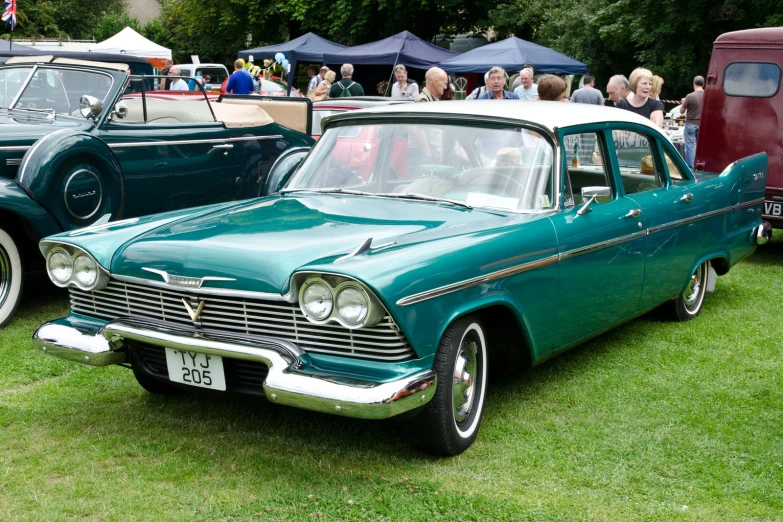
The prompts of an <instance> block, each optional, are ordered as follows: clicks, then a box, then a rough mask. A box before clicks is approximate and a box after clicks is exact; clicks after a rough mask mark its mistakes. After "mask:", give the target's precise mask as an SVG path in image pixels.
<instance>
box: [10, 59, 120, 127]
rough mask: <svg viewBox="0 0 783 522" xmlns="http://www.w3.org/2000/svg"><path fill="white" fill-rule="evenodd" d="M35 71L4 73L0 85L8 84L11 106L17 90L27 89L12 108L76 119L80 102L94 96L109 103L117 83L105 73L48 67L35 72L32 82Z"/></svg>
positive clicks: (16, 70)
mask: <svg viewBox="0 0 783 522" xmlns="http://www.w3.org/2000/svg"><path fill="white" fill-rule="evenodd" d="M31 71H32V69H27V70H23V69H7V70H3V71H0V82H2V83H5V87H3V88H2V89H3V90H4V96H6V98H5V100H6V101H8V103H12V102H13V97H11V98H10V99H9V98H8V94H9V93H12V92H13V89H17V92H18V89H19V88H22V89H23V90H22V93H21V95H20V96H19V99H18V100H17V101H16V103H15V104H14V105H13V107H12V108H15V109H37V110H41V109H43V110H52V111H54V112H55V113H57V114H71V115H75V116H76V115H79V100H80V99H81V97H82V96H84V95H90V96H94V97H95V98H97V99H98V100H101V101H106V96H107V95H108V93H109V89H110V88H111V84H112V81H113V80H112V77H111V76H109V75H108V74H104V73H99V72H92V71H86V70H72V69H60V68H48V67H38V68H37V69H35V71H34V72H33V73H32V76H31V77H30V78H29V81H28V76H30V72H31ZM19 82H21V83H19ZM6 89H7V90H6ZM3 106H5V107H7V106H8V105H5V104H3Z"/></svg>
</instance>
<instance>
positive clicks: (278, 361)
mask: <svg viewBox="0 0 783 522" xmlns="http://www.w3.org/2000/svg"><path fill="white" fill-rule="evenodd" d="M127 340H133V341H138V342H141V343H145V344H151V345H154V346H162V347H167V348H174V349H177V350H183V351H190V352H198V353H206V354H211V355H218V356H221V357H229V358H235V359H244V360H251V361H258V362H261V363H262V364H265V365H266V366H268V367H269V373H268V375H267V377H266V380H265V381H264V384H263V387H264V394H265V395H266V397H267V399H269V400H270V401H271V402H275V403H278V404H284V405H288V406H294V407H297V408H304V409H308V410H314V411H320V412H324V413H332V414H336V415H344V416H346V417H356V418H362V419H385V418H389V417H393V416H395V415H399V414H401V413H405V412H406V411H409V410H412V409H415V408H418V407H420V406H423V405H424V404H427V403H428V402H429V401H430V400H431V399H432V397H433V395H434V394H435V389H436V388H437V376H436V374H435V372H434V371H433V370H431V369H430V370H424V371H421V372H419V373H416V374H414V375H410V376H406V377H402V378H400V379H397V380H394V381H389V382H376V381H369V380H361V379H349V378H346V377H343V376H339V375H335V376H333V375H328V374H326V375H324V374H314V373H308V372H306V371H303V370H301V369H300V368H301V366H302V362H303V361H302V359H301V358H300V357H299V354H298V353H297V351H296V350H295V348H296V347H295V346H293V345H291V346H289V344H290V343H281V342H279V341H277V340H275V339H264V340H258V341H256V342H254V343H253V344H242V343H241V342H240V340H237V339H233V338H221V337H207V336H204V335H200V336H198V337H196V336H193V335H192V334H190V335H188V333H187V332H186V331H184V330H170V329H160V328H158V327H157V326H155V325H151V324H150V325H148V324H145V323H138V322H135V321H128V320H116V321H112V322H110V323H108V324H106V326H104V327H103V330H101V331H96V332H89V333H86V332H80V331H79V330H77V329H76V328H74V327H72V326H66V325H64V324H57V323H56V322H53V323H47V324H45V325H43V326H41V327H40V328H39V329H38V330H37V331H36V332H35V334H34V335H33V341H34V343H35V345H36V346H37V347H39V348H40V349H41V350H43V351H45V352H47V353H50V354H52V355H56V356H58V357H63V358H65V359H69V360H73V361H79V362H83V363H87V364H92V365H95V366H106V365H109V364H116V363H118V362H124V361H125V360H126V357H127V352H126V351H125V350H124V348H125V342H126V341H127Z"/></svg>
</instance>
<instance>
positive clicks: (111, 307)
mask: <svg viewBox="0 0 783 522" xmlns="http://www.w3.org/2000/svg"><path fill="white" fill-rule="evenodd" d="M69 291H70V296H71V309H72V310H73V311H74V312H76V313H80V314H83V315H88V316H91V317H98V318H101V319H108V320H111V319H117V318H119V317H140V318H149V319H157V320H159V321H161V320H162V321H164V322H168V323H174V324H180V325H186V326H192V325H193V322H192V321H191V320H190V316H189V315H188V312H187V310H186V309H185V305H184V304H183V303H182V299H183V298H184V299H185V300H187V301H188V302H193V301H195V300H196V299H195V296H193V295H191V294H188V293H187V292H186V291H182V292H180V291H176V290H168V289H161V288H155V287H149V286H144V285H140V284H135V283H124V282H120V281H115V280H112V281H111V282H109V285H108V286H107V287H106V288H104V289H103V290H98V291H93V292H85V291H83V290H79V289H76V288H70V289H69ZM200 297H201V299H202V300H203V301H204V308H203V310H202V311H201V316H200V321H201V327H202V329H203V330H204V331H210V330H211V331H219V332H226V333H234V334H246V335H250V336H252V335H256V336H268V337H275V338H278V339H284V340H286V341H291V342H293V343H296V344H297V345H298V346H299V347H300V348H302V349H303V350H305V351H307V352H314V353H324V354H330V355H341V356H348V357H358V358H362V359H376V360H384V361H400V360H404V359H410V358H412V357H413V356H414V353H413V350H412V349H411V347H410V344H408V341H407V339H405V336H404V335H403V334H402V332H401V331H400V329H399V327H398V326H397V324H396V323H395V322H394V320H393V319H392V318H391V316H389V315H387V316H386V317H384V318H383V320H382V321H381V322H380V323H378V324H377V325H375V326H373V327H370V328H361V329H357V330H350V329H348V328H344V327H343V326H340V325H337V324H328V325H317V324H313V323H311V322H310V321H308V320H307V319H306V318H305V316H304V314H302V311H301V310H300V309H299V305H297V304H291V303H286V302H284V301H262V300H259V299H246V298H241V297H223V296H211V295H206V296H205V295H201V296H200Z"/></svg>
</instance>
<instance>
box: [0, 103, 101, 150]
mask: <svg viewBox="0 0 783 522" xmlns="http://www.w3.org/2000/svg"><path fill="white" fill-rule="evenodd" d="M91 128H92V122H91V121H88V120H86V119H84V118H70V117H68V116H57V117H56V118H54V119H53V120H47V119H46V114H44V113H27V112H24V111H11V112H9V111H8V110H5V109H3V110H0V140H2V142H3V145H6V144H7V143H9V142H10V141H13V142H14V144H20V145H21V144H25V145H31V144H32V143H34V142H36V141H38V140H39V139H41V138H42V137H44V136H46V135H47V134H50V133H52V132H54V131H58V130H60V129H73V130H84V131H88V130H89V129H91Z"/></svg>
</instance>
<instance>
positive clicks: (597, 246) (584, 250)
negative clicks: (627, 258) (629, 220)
mask: <svg viewBox="0 0 783 522" xmlns="http://www.w3.org/2000/svg"><path fill="white" fill-rule="evenodd" d="M645 236H647V232H646V231H645V230H640V231H639V232H634V233H633V234H628V235H627V236H622V237H616V238H614V239H609V240H608V241H601V242H600V243H594V244H592V245H587V246H583V247H579V248H574V249H573V250H567V251H565V252H561V253H560V254H559V256H558V257H559V261H562V260H564V259H570V258H572V257H577V256H581V255H584V254H589V253H591V252H596V251H598V250H603V249H604V248H609V247H613V246H615V245H620V244H622V243H627V242H629V241H634V240H636V239H641V238H643V237H645Z"/></svg>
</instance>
